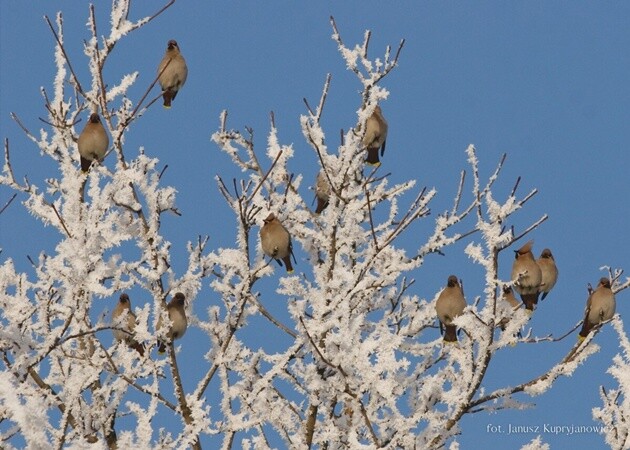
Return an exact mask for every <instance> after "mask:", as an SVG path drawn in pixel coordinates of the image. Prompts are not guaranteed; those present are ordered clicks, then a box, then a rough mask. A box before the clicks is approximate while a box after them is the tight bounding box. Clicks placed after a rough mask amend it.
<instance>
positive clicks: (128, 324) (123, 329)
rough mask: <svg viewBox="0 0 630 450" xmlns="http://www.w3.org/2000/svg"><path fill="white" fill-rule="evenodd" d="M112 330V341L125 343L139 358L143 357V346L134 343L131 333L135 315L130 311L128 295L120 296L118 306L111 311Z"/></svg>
mask: <svg viewBox="0 0 630 450" xmlns="http://www.w3.org/2000/svg"><path fill="white" fill-rule="evenodd" d="M112 325H113V326H114V327H115V328H112V332H113V334H114V339H116V340H117V341H119V342H124V343H126V344H127V345H128V346H129V347H131V348H133V349H135V350H136V351H137V352H138V353H139V354H140V356H142V355H144V346H143V345H142V344H141V343H139V342H138V341H136V340H135V339H134V336H133V332H134V330H135V328H136V315H135V314H134V313H133V311H132V310H131V302H130V300H129V295H127V294H125V293H123V294H120V298H119V299H118V304H117V305H116V307H115V308H114V311H112Z"/></svg>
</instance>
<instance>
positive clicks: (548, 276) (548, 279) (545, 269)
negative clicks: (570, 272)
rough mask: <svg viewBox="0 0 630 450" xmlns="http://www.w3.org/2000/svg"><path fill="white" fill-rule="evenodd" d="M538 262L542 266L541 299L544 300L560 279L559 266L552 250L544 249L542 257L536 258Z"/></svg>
mask: <svg viewBox="0 0 630 450" xmlns="http://www.w3.org/2000/svg"><path fill="white" fill-rule="evenodd" d="M536 264H538V267H540V271H541V274H542V282H541V284H540V292H542V296H541V297H540V300H544V299H545V297H547V294H549V292H550V291H551V290H552V289H553V287H554V286H555V285H556V281H558V268H557V267H556V260H555V259H554V257H553V255H552V254H551V250H549V249H548V248H546V249H544V250H543V251H542V253H541V254H540V258H538V259H537V260H536Z"/></svg>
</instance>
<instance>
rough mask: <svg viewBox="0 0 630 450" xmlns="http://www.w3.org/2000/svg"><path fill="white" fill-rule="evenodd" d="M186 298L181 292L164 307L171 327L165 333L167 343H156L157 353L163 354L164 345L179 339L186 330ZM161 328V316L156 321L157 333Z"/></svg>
mask: <svg viewBox="0 0 630 450" xmlns="http://www.w3.org/2000/svg"><path fill="white" fill-rule="evenodd" d="M185 306H186V297H185V296H184V294H182V293H181V292H178V293H176V294H175V296H174V297H173V298H172V299H171V301H170V302H168V305H166V312H167V313H168V318H169V319H170V320H171V326H170V328H169V329H168V331H167V332H166V338H167V339H168V342H164V341H158V352H159V353H164V352H165V351H166V344H167V343H170V342H173V341H174V340H175V339H180V338H181V337H182V336H183V335H184V334H185V333H186V329H187V328H188V319H187V318H186V309H185ZM161 328H162V316H161V315H160V318H159V319H158V323H157V331H160V330H161Z"/></svg>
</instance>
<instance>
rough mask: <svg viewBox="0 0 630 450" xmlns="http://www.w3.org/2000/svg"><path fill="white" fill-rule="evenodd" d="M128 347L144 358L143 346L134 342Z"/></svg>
mask: <svg viewBox="0 0 630 450" xmlns="http://www.w3.org/2000/svg"><path fill="white" fill-rule="evenodd" d="M129 347H131V348H133V349H134V350H135V351H137V352H138V354H140V356H144V345H142V344H141V343H140V342H136V341H134V342H132V343H131V344H129Z"/></svg>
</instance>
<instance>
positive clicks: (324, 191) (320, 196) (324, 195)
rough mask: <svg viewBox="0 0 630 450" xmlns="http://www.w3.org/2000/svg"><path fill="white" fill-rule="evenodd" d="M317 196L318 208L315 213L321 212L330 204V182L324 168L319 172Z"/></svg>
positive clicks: (316, 186)
mask: <svg viewBox="0 0 630 450" xmlns="http://www.w3.org/2000/svg"><path fill="white" fill-rule="evenodd" d="M315 197H316V198H317V208H316V209H315V214H320V213H321V212H322V211H323V210H324V209H325V208H326V207H327V206H328V201H329V200H330V184H329V183H328V180H327V179H326V174H325V173H324V171H323V170H321V171H320V172H319V173H318V174H317V182H316V183H315Z"/></svg>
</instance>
